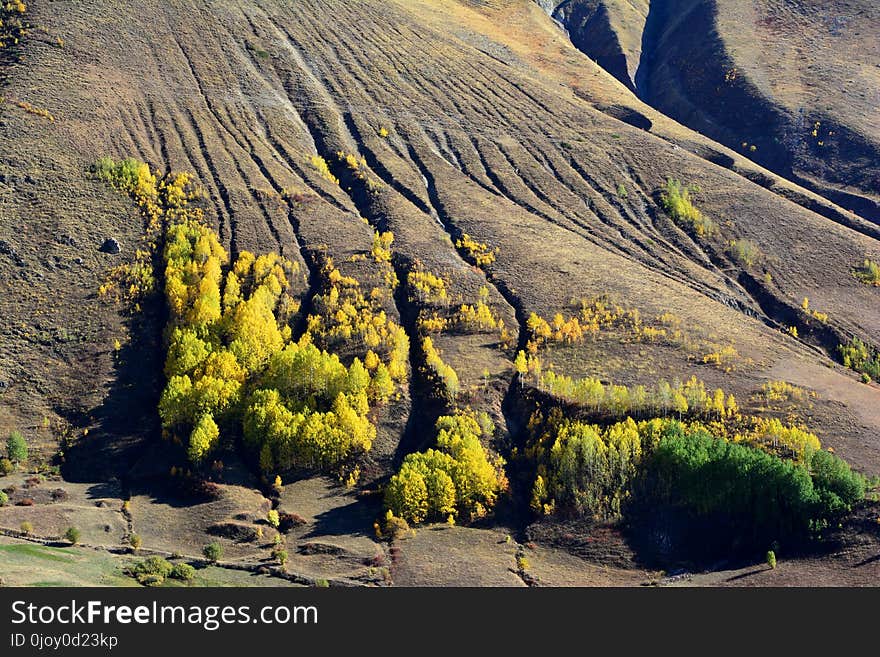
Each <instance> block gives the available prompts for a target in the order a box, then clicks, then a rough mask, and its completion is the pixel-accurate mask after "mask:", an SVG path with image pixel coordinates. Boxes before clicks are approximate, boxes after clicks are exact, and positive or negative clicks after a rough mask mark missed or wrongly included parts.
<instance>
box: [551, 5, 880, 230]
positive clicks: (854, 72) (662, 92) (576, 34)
mask: <svg viewBox="0 0 880 657" xmlns="http://www.w3.org/2000/svg"><path fill="white" fill-rule="evenodd" d="M542 6H544V7H545V9H546V10H547V11H548V12H549V13H550V14H551V15H552V16H553V17H554V18H555V19H556V20H558V21H559V22H560V23H561V24H562V25H563V26H564V27H565V29H566V30H567V31H568V33H569V34H570V36H571V40H572V42H573V43H574V44H575V45H576V46H577V47H578V48H579V49H580V50H582V51H583V52H585V53H587V54H588V55H589V56H590V57H591V58H593V59H594V60H596V61H597V62H598V63H599V65H601V66H602V67H604V68H605V69H606V70H608V71H609V72H610V73H611V74H612V75H614V76H615V77H616V78H617V79H618V80H620V81H621V82H622V83H623V84H625V85H626V86H628V87H629V88H630V89H632V90H633V91H635V92H636V93H637V94H638V96H639V98H641V99H642V100H644V101H645V102H646V103H649V104H650V105H652V106H654V107H656V108H657V109H659V110H660V111H661V112H664V113H665V114H667V115H668V116H670V117H672V118H674V119H676V120H678V121H680V122H681V123H683V124H684V125H687V126H688V127H690V128H693V129H695V130H697V131H699V132H701V133H703V134H705V135H707V136H709V137H711V138H712V139H715V140H718V141H720V142H722V143H723V144H725V145H727V146H728V147H730V148H731V149H733V150H735V151H737V152H739V153H742V154H744V155H746V156H747V157H749V158H750V159H751V160H753V161H755V162H757V163H759V164H760V165H762V166H764V167H767V168H769V169H772V170H773V171H775V172H777V173H779V174H780V175H783V176H785V177H787V178H789V179H790V180H794V181H796V182H798V183H799V184H802V185H805V186H807V187H809V188H811V189H814V190H816V191H818V192H819V193H821V194H823V195H825V196H827V197H828V198H830V199H833V200H834V201H835V202H837V203H839V204H841V205H842V206H844V207H846V208H848V209H849V210H851V211H853V212H855V213H857V214H859V215H861V216H863V217H865V218H868V219H870V220H872V221H873V222H874V223H877V222H878V220H880V208H878V190H880V178H878V175H880V174H878V170H877V162H878V138H877V135H878V134H880V123H878V122H880V113H878V111H877V107H878V103H880V97H878V92H877V89H878V68H877V57H878V49H877V48H878V47H877V39H876V38H875V36H876V34H877V29H878V25H880V14H878V12H877V6H876V4H875V3H872V2H861V1H858V0H855V1H847V2H835V3H833V5H832V4H829V3H827V2H816V1H812V0H806V1H803V0H755V1H749V2H738V1H725V0H680V1H676V2H648V1H647V0H646V1H644V2H638V1H633V0H568V1H566V2H562V3H558V2H551V3H542Z"/></svg>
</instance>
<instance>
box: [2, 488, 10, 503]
mask: <svg viewBox="0 0 880 657" xmlns="http://www.w3.org/2000/svg"><path fill="white" fill-rule="evenodd" d="M7 504H9V495H7V494H6V493H4V492H3V491H2V490H0V506H6V505H7Z"/></svg>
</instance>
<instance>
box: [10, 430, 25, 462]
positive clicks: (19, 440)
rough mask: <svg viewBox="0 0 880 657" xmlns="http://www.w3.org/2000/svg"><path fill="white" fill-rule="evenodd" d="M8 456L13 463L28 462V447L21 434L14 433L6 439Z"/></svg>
mask: <svg viewBox="0 0 880 657" xmlns="http://www.w3.org/2000/svg"><path fill="white" fill-rule="evenodd" d="M6 454H7V456H9V460H10V461H12V462H13V463H23V462H24V461H27V457H28V446H27V442H26V441H25V439H24V436H22V435H21V433H20V432H18V431H13V432H12V433H10V434H9V437H8V438H7V439H6Z"/></svg>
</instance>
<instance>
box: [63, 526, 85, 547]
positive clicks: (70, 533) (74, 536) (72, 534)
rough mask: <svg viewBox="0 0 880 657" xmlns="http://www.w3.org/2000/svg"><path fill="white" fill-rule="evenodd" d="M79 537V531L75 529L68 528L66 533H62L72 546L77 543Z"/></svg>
mask: <svg viewBox="0 0 880 657" xmlns="http://www.w3.org/2000/svg"><path fill="white" fill-rule="evenodd" d="M81 535H82V534H81V533H80V531H79V529H77V528H76V527H68V528H67V531H66V532H64V538H66V539H67V540H68V541H69V542H70V543H71V544H72V545H76V544H77V543H79V539H80V536H81Z"/></svg>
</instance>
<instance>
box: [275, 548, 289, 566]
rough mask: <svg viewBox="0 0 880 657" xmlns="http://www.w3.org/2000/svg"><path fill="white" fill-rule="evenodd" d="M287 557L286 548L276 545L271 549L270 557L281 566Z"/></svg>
mask: <svg viewBox="0 0 880 657" xmlns="http://www.w3.org/2000/svg"><path fill="white" fill-rule="evenodd" d="M287 557H288V555H287V550H285V549H283V548H281V547H276V548H275V549H274V550H272V558H273V559H275V561H277V562H278V563H279V564H281V565H282V566H284V565H285V564H286V563H287Z"/></svg>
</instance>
